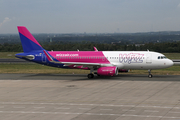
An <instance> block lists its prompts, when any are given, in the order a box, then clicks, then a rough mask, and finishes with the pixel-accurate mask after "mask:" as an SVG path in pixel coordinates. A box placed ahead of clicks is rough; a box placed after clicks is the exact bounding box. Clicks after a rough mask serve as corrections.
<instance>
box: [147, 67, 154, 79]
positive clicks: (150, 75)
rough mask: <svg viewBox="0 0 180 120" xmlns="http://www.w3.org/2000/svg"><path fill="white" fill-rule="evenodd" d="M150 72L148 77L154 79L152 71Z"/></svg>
mask: <svg viewBox="0 0 180 120" xmlns="http://www.w3.org/2000/svg"><path fill="white" fill-rule="evenodd" d="M148 72H149V75H148V77H149V78H152V77H153V75H152V74H151V70H150V69H149V70H148Z"/></svg>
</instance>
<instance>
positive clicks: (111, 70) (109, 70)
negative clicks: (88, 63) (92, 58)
mask: <svg viewBox="0 0 180 120" xmlns="http://www.w3.org/2000/svg"><path fill="white" fill-rule="evenodd" d="M97 74H98V75H103V76H114V75H118V68H117V67H114V66H109V67H100V68H99V69H98V70H97Z"/></svg>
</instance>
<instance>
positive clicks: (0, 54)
mask: <svg viewBox="0 0 180 120" xmlns="http://www.w3.org/2000/svg"><path fill="white" fill-rule="evenodd" d="M17 53H18V52H0V58H6V59H15V58H16V57H15V54H17ZM19 53H20V52H19Z"/></svg>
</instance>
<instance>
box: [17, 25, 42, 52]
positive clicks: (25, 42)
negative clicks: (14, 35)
mask: <svg viewBox="0 0 180 120" xmlns="http://www.w3.org/2000/svg"><path fill="white" fill-rule="evenodd" d="M17 28H18V31H19V36H20V39H21V44H22V47H23V51H24V52H25V53H28V52H33V51H38V50H44V49H43V48H42V47H41V45H40V44H39V43H38V42H37V40H36V39H35V38H34V37H33V36H32V34H31V33H30V32H29V31H28V29H27V28H26V27H24V26H18V27H17Z"/></svg>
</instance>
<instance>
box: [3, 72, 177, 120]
mask: <svg viewBox="0 0 180 120" xmlns="http://www.w3.org/2000/svg"><path fill="white" fill-rule="evenodd" d="M179 86H180V76H171V75H154V77H153V78H148V77H147V75H129V74H126V75H119V76H115V77H95V78H94V79H88V78H87V75H70V74H69V75H62V74H0V119H1V120H132V119H133V120H171V119H173V120H180V87H179Z"/></svg>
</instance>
